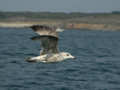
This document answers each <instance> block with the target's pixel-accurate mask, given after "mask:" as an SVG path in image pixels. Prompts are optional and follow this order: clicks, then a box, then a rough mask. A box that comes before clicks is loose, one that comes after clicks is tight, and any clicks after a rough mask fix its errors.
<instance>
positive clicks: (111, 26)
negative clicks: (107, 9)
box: [0, 13, 120, 30]
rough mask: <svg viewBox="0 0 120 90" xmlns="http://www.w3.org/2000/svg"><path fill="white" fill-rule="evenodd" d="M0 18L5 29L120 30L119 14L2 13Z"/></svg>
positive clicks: (1, 25)
mask: <svg viewBox="0 0 120 90" xmlns="http://www.w3.org/2000/svg"><path fill="white" fill-rule="evenodd" d="M9 14H10V15H9ZM29 14H31V15H29ZM20 15H22V16H20ZM27 15H28V16H29V17H28V16H27ZM5 16H6V17H5ZM0 17H1V18H0V27H1V28H5V27H7V28H25V27H30V26H32V25H43V24H44V25H50V26H56V27H60V28H64V29H68V30H69V29H73V30H74V29H77V30H79V29H89V30H120V14H118V13H117V14H111V13H109V14H104V13H103V14H81V13H72V14H64V13H25V14H24V13H17V15H16V13H2V14H1V13H0ZM2 17H4V18H2Z"/></svg>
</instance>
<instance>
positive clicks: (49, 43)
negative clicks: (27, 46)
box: [31, 25, 58, 55]
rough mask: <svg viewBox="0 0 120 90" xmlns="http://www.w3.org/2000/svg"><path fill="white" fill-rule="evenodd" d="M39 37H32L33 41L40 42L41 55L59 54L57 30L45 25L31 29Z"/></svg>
mask: <svg viewBox="0 0 120 90" xmlns="http://www.w3.org/2000/svg"><path fill="white" fill-rule="evenodd" d="M31 28H32V29H33V30H34V31H35V32H36V33H38V34H39V36H35V37H32V38H31V39H32V40H40V41H41V46H42V48H43V49H42V52H41V55H44V54H50V53H58V33H57V32H56V29H55V28H51V27H48V26H43V25H34V26H32V27H31Z"/></svg>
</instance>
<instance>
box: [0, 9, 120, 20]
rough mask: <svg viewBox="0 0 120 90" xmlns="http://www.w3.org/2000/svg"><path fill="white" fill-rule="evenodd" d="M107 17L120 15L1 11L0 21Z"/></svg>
mask: <svg viewBox="0 0 120 90" xmlns="http://www.w3.org/2000/svg"><path fill="white" fill-rule="evenodd" d="M100 14H101V15H106V14H120V12H118V11H113V12H112V13H80V12H73V13H64V12H3V11H0V19H6V18H15V17H16V18H31V19H36V18H37V19H38V18H40V19H45V18H47V19H69V18H79V17H83V16H89V15H100Z"/></svg>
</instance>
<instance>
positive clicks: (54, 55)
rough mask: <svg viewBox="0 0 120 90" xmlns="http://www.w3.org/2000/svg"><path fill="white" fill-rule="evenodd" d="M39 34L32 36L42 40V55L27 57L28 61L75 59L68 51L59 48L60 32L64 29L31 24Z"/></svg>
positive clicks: (34, 38) (33, 38)
mask: <svg viewBox="0 0 120 90" xmlns="http://www.w3.org/2000/svg"><path fill="white" fill-rule="evenodd" d="M31 28H32V29H33V31H35V32H36V33H37V34H39V35H38V36H35V37H32V38H31V39H32V40H40V42H41V47H42V50H41V51H40V56H36V57H29V58H27V59H26V61H28V62H45V63H47V62H59V61H63V60H65V59H73V58H74V56H72V55H71V54H70V53H68V52H59V50H58V40H59V37H58V32H61V31H63V30H62V29H61V30H60V28H59V29H57V28H55V27H50V26H46V25H33V26H31Z"/></svg>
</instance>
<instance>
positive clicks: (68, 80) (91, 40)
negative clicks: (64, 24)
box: [0, 28, 120, 90]
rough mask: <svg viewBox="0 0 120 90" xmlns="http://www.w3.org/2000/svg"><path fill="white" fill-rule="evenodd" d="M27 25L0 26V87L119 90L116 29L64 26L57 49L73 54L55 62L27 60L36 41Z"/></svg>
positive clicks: (3, 89) (8, 89)
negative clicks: (18, 27) (16, 26)
mask: <svg viewBox="0 0 120 90" xmlns="http://www.w3.org/2000/svg"><path fill="white" fill-rule="evenodd" d="M35 35H36V34H35V33H34V32H33V31H32V30H31V29H27V28H26V29H12V28H11V29H8V28H1V29H0V90H120V32H119V31H96V30H92V31H89V30H66V31H64V32H62V33H60V34H59V36H60V41H59V48H60V51H66V52H69V53H71V54H72V55H74V56H75V57H76V59H74V60H65V61H63V62H59V63H47V64H45V63H28V62H26V61H25V58H26V57H28V56H37V55H39V51H40V42H39V41H32V40H30V39H29V38H31V37H32V36H35Z"/></svg>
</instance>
